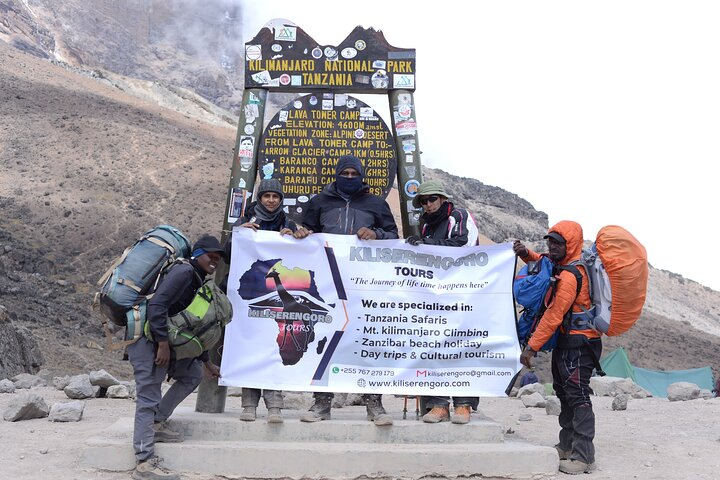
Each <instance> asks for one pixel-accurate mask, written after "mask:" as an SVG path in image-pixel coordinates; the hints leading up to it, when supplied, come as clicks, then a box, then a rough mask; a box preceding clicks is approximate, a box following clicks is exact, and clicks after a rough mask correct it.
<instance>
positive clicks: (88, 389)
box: [63, 374, 96, 400]
mask: <svg viewBox="0 0 720 480" xmlns="http://www.w3.org/2000/svg"><path fill="white" fill-rule="evenodd" d="M63 391H64V392H65V395H67V396H68V398H72V399H74V400H82V399H84V398H92V397H94V396H95V394H96V392H95V388H94V387H93V386H92V385H91V384H90V376H89V375H87V374H83V375H75V376H74V377H72V378H71V379H70V383H69V384H68V385H67V387H65V388H64V389H63Z"/></svg>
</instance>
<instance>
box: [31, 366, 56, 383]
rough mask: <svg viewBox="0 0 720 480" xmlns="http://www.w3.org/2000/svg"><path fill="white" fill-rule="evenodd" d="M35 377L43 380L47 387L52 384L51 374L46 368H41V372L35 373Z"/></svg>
mask: <svg viewBox="0 0 720 480" xmlns="http://www.w3.org/2000/svg"><path fill="white" fill-rule="evenodd" d="M35 375H37V376H38V377H40V378H42V379H43V380H45V385H49V384H50V383H52V379H53V374H52V372H51V371H50V370H48V369H47V368H43V369H42V370H40V371H39V372H37V373H36V374H35Z"/></svg>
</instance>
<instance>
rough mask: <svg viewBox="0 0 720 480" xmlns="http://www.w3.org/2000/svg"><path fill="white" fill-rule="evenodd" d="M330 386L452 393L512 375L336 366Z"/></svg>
mask: <svg viewBox="0 0 720 480" xmlns="http://www.w3.org/2000/svg"><path fill="white" fill-rule="evenodd" d="M330 372H331V375H330V380H329V381H330V384H331V385H339V384H346V385H350V384H354V385H357V386H358V387H360V388H362V389H368V390H380V391H382V390H385V391H392V390H397V389H426V390H435V389H445V390H450V391H458V390H472V389H477V388H478V386H479V385H481V383H480V382H485V381H491V382H492V381H501V380H500V378H502V377H511V376H512V375H513V372H512V371H510V370H509V369H508V370H503V369H497V370H496V369H492V368H487V369H478V368H447V369H413V368H371V367H358V366H353V365H337V364H336V365H333V366H332V368H331V370H330Z"/></svg>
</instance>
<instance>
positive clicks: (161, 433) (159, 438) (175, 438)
mask: <svg viewBox="0 0 720 480" xmlns="http://www.w3.org/2000/svg"><path fill="white" fill-rule="evenodd" d="M153 430H154V431H155V442H156V443H179V442H182V441H183V440H184V438H183V434H182V433H181V432H176V431H175V430H171V429H170V428H169V427H168V425H167V421H162V422H155V423H154V424H153Z"/></svg>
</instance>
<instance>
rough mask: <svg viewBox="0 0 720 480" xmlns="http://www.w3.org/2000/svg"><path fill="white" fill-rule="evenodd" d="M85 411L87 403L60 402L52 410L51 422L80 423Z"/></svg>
mask: <svg viewBox="0 0 720 480" xmlns="http://www.w3.org/2000/svg"><path fill="white" fill-rule="evenodd" d="M84 410H85V402H79V401H75V402H64V403H63V402H58V403H54V404H53V406H52V408H51V409H50V418H48V420H50V421H51V422H79V421H80V420H81V419H82V416H83V411H84Z"/></svg>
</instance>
